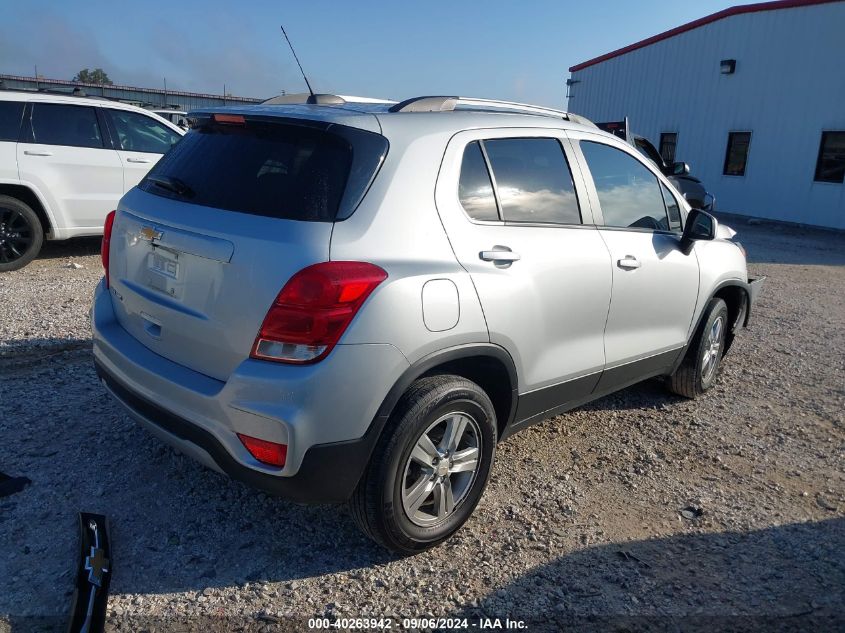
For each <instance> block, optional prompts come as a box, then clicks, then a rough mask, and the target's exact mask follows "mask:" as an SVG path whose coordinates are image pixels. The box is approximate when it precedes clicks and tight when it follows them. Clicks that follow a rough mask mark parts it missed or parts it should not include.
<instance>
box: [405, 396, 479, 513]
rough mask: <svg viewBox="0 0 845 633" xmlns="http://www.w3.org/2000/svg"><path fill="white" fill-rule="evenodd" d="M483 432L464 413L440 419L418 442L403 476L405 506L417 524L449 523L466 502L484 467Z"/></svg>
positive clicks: (454, 413)
mask: <svg viewBox="0 0 845 633" xmlns="http://www.w3.org/2000/svg"><path fill="white" fill-rule="evenodd" d="M481 454H482V453H481V430H480V428H479V426H478V423H477V422H476V421H475V420H474V419H473V418H472V416H470V415H468V414H467V413H464V412H453V413H447V414H446V415H443V416H441V417H440V418H438V419H437V420H436V421H435V422H434V423H433V424H431V425H430V426H429V427H428V429H426V431H425V432H424V433H423V434H422V435H421V436H420V437H419V438H418V439H417V442H416V444H415V445H414V448H413V450H412V451H411V455H410V457H409V458H408V461H407V463H406V464H405V470H404V473H403V476H402V507H403V508H404V510H405V514H406V515H407V517H408V518H409V519H410V520H411V522H413V523H414V524H416V525H419V526H421V527H430V526H432V525H436V524H438V523H441V522H443V521H445V520H446V519H447V518H448V517H449V516H451V515H452V513H454V512H455V510H456V509H457V508H458V507H459V506H460V505H461V503H463V501H464V500H465V499H466V497H467V495H468V493H469V491H470V490H471V489H472V485H473V483H474V481H475V478H476V475H477V474H478V470H479V468H480V465H481Z"/></svg>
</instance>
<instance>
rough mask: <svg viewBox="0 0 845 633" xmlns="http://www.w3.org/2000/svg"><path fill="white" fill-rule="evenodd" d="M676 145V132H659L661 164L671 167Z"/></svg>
mask: <svg viewBox="0 0 845 633" xmlns="http://www.w3.org/2000/svg"><path fill="white" fill-rule="evenodd" d="M677 145H678V133H677V132H661V134H660V155H661V156H662V157H663V162H664V163H666V164H667V165H669V166H670V167H671V166H672V163H674V162H675V147H676V146H677Z"/></svg>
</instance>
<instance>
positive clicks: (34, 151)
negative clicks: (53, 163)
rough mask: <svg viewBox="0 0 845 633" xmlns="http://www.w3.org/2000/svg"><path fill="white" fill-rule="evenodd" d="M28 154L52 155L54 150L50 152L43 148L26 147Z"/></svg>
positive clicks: (25, 152)
mask: <svg viewBox="0 0 845 633" xmlns="http://www.w3.org/2000/svg"><path fill="white" fill-rule="evenodd" d="M23 153H24V154H26V155H27V156H52V155H53V152H48V151H47V150H43V149H25V150H24V151H23Z"/></svg>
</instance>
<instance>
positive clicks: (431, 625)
mask: <svg viewBox="0 0 845 633" xmlns="http://www.w3.org/2000/svg"><path fill="white" fill-rule="evenodd" d="M398 624H401V629H400V630H413V631H417V630H419V629H437V630H446V631H459V630H470V629H477V630H482V631H483V630H511V631H518V630H526V629H527V628H528V625H527V624H526V623H525V622H524V621H523V620H511V619H510V618H478V619H474V620H471V619H469V618H403V619H402V620H394V619H393V618H338V619H335V620H331V619H329V618H311V619H309V620H308V628H309V629H326V630H332V629H340V630H350V629H353V630H354V629H358V630H369V629H375V630H378V629H380V630H391V629H393V628H397V629H399V628H400V627H398V626H396V625H398Z"/></svg>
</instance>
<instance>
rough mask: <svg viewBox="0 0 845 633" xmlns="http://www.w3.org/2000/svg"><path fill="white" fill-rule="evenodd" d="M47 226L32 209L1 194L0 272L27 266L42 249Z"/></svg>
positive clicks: (15, 199)
mask: <svg viewBox="0 0 845 633" xmlns="http://www.w3.org/2000/svg"><path fill="white" fill-rule="evenodd" d="M43 243H44V229H43V228H42V227H41V221H40V220H39V219H38V216H37V215H36V214H35V211H33V210H32V208H31V207H30V206H29V205H27V204H25V203H23V202H21V201H20V200H18V199H17V198H12V197H11V196H0V273H5V272H9V271H12V270H18V269H19V268H23V267H24V266H26V265H27V264H28V263H29V262H31V261H32V260H33V259H35V257H36V255H38V253H39V252H40V251H41V245H42V244H43Z"/></svg>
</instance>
